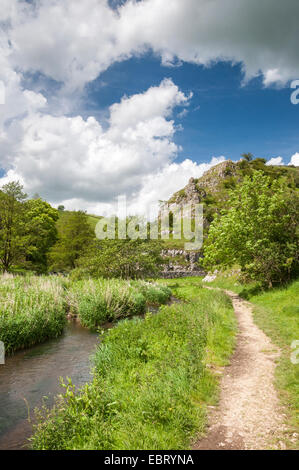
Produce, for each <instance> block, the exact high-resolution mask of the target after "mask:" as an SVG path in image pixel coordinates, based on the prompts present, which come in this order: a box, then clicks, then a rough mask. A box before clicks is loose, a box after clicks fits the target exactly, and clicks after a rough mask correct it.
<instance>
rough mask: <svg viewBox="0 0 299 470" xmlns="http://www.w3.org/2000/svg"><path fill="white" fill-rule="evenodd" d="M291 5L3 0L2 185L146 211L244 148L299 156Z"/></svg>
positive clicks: (298, 161)
mask: <svg viewBox="0 0 299 470" xmlns="http://www.w3.org/2000/svg"><path fill="white" fill-rule="evenodd" d="M298 17H299V2H298V0H284V2H278V1H274V0H263V2H261V1H260V0H250V2H249V1H248V0H238V2H236V1H235V0H225V2H224V1H223V0H213V1H210V0H184V1H182V0H167V2H166V1H165V0H138V1H136V0H84V1H82V2H79V1H74V0H51V2H49V1H48V0H39V1H35V0H30V1H29V0H1V11H0V90H5V99H4V102H3V97H2V96H0V187H1V186H2V185H3V184H5V183H7V182H8V181H12V180H19V181H20V182H21V183H22V184H23V186H24V189H25V191H26V192H27V193H28V194H29V195H33V194H34V193H36V192H37V193H39V194H40V195H41V197H43V198H44V199H46V200H48V201H49V202H51V203H52V204H53V205H56V206H57V205H58V204H64V205H65V206H66V208H68V209H83V210H87V211H88V212H91V213H98V214H102V213H111V211H112V210H114V209H113V208H114V204H115V201H116V200H117V197H118V196H126V197H127V201H128V205H129V208H130V212H131V213H134V212H138V213H144V211H145V207H146V206H148V205H151V204H154V203H157V201H158V200H160V199H163V200H165V199H168V198H169V197H170V196H171V195H172V194H173V193H174V192H175V191H178V190H179V189H181V188H182V187H184V186H185V185H186V184H187V182H188V180H189V178H190V177H200V176H201V175H202V174H203V173H204V172H205V171H207V170H208V169H209V168H211V167H212V166H214V165H216V164H218V163H220V162H221V161H223V160H225V159H232V160H234V161H236V160H238V159H239V158H240V155H241V154H242V153H244V152H251V153H252V154H253V155H254V156H256V157H263V158H266V159H267V160H270V159H271V162H272V163H271V164H281V163H285V164H289V163H290V162H292V164H295V165H299V142H298V124H299V106H294V105H293V104H291V101H290V96H291V92H292V90H291V89H290V83H291V82H292V81H293V80H296V79H299V35H298V22H297V19H298ZM2 102H3V103H2ZM1 103H2V104H1ZM273 158H274V159H276V160H272V159H273Z"/></svg>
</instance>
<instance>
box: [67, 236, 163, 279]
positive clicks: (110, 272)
mask: <svg viewBox="0 0 299 470" xmlns="http://www.w3.org/2000/svg"><path fill="white" fill-rule="evenodd" d="M161 251H162V246H161V242H160V241H155V240H140V239H137V240H101V241H99V240H97V241H95V242H94V245H93V248H92V249H91V250H89V252H88V253H86V255H85V256H83V257H82V258H80V259H79V260H78V262H77V266H78V270H77V271H76V273H74V274H76V275H77V276H78V277H86V276H92V277H104V278H113V277H120V278H124V279H132V278H144V277H154V276H156V275H157V274H158V273H159V272H160V271H161V267H162V264H163V262H164V260H163V259H162V257H161Z"/></svg>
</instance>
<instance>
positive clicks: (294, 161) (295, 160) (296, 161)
mask: <svg viewBox="0 0 299 470" xmlns="http://www.w3.org/2000/svg"><path fill="white" fill-rule="evenodd" d="M289 165H294V166H299V153H298V152H296V153H294V155H292V157H291V161H290V163H289Z"/></svg>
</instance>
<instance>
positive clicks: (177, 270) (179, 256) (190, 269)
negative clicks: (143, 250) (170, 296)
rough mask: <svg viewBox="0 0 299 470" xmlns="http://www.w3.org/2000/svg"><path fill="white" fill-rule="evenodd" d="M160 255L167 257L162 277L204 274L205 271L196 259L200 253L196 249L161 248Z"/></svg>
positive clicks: (199, 256) (200, 255) (200, 256)
mask: <svg viewBox="0 0 299 470" xmlns="http://www.w3.org/2000/svg"><path fill="white" fill-rule="evenodd" d="M162 256H163V257H164V258H166V259H167V263H166V264H165V267H164V270H163V272H162V277H164V278H175V277H186V276H204V275H205V272H204V271H203V269H202V268H201V267H200V266H199V264H198V261H199V259H200V258H202V254H201V253H200V252H197V251H185V250H177V249H173V250H163V251H162Z"/></svg>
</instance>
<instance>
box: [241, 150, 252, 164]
mask: <svg viewBox="0 0 299 470" xmlns="http://www.w3.org/2000/svg"><path fill="white" fill-rule="evenodd" d="M241 157H242V158H243V160H246V161H247V162H251V160H253V155H252V153H250V152H248V153H242V155H241Z"/></svg>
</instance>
